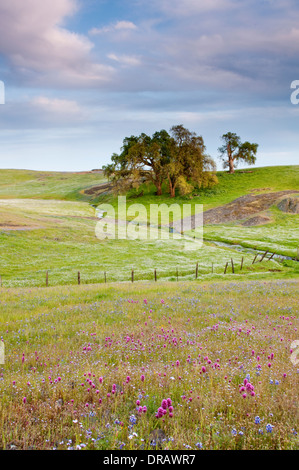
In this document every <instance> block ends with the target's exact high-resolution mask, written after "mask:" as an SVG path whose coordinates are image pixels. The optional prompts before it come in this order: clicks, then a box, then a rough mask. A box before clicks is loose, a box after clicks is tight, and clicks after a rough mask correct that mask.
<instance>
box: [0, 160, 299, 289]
mask: <svg viewBox="0 0 299 470" xmlns="http://www.w3.org/2000/svg"><path fill="white" fill-rule="evenodd" d="M218 179H219V184H218V185H217V186H216V187H215V188H213V189H211V190H203V191H201V192H199V194H198V195H197V196H194V197H193V198H192V199H186V198H181V197H179V196H178V197H177V198H175V201H174V200H173V199H171V198H169V197H168V195H167V194H166V193H164V195H163V196H162V197H161V198H158V200H157V196H155V195H154V193H153V188H151V187H142V188H140V190H141V189H142V190H143V192H144V194H143V196H141V197H138V198H136V191H135V192H134V191H132V192H131V193H129V194H128V195H127V196H128V197H127V205H128V207H129V206H130V205H131V204H135V203H141V204H143V205H144V207H145V208H146V209H149V207H150V204H153V203H155V204H157V203H158V204H162V203H166V204H168V205H169V204H172V203H173V202H175V203H177V204H179V205H182V204H185V203H188V204H190V205H191V207H192V210H194V207H195V204H202V205H203V208H204V210H208V209H211V208H213V207H219V206H220V205H223V204H227V203H229V202H231V201H232V200H234V199H235V198H237V197H240V196H243V195H246V194H249V193H250V192H251V191H253V190H254V193H257V194H263V193H267V192H275V191H281V190H296V189H298V188H299V167H298V166H293V167H272V168H256V169H253V170H252V171H251V170H250V172H248V171H241V170H238V171H237V172H236V173H235V174H234V175H228V174H227V173H225V172H219V173H218ZM105 182H106V181H105V179H104V178H103V175H102V174H101V173H96V172H85V173H55V172H50V173H47V172H33V171H25V170H1V171H0V244H1V251H0V276H1V280H2V285H3V286H4V287H7V288H11V287H26V286H27V287H33V286H44V285H45V282H46V271H48V276H49V284H50V285H52V286H54V285H67V284H76V283H77V277H78V271H80V276H81V282H82V283H83V284H88V283H102V282H104V280H105V276H106V280H107V281H108V282H124V281H127V280H129V279H130V278H131V271H132V269H134V278H135V280H136V281H137V280H152V279H153V278H154V270H155V269H156V270H157V277H158V279H159V280H164V281H176V280H177V278H178V279H179V280H183V279H184V280H186V281H191V280H194V279H195V271H196V264H197V263H198V278H200V279H201V280H209V279H215V280H220V279H223V278H224V270H225V266H226V263H229V268H228V270H227V273H226V275H225V276H231V275H232V268H231V259H233V262H234V264H235V274H234V275H235V277H237V278H240V277H241V278H243V277H244V276H247V277H249V278H250V279H251V278H257V279H264V278H275V277H276V276H277V275H279V276H281V277H298V272H299V271H298V262H296V261H291V260H284V261H281V262H280V261H279V259H277V258H273V259H271V260H270V261H267V260H265V261H263V262H262V263H255V264H252V261H253V259H254V256H255V253H253V252H252V251H250V250H249V251H246V250H244V251H243V252H241V251H238V250H236V249H235V245H241V246H243V248H250V249H254V248H256V249H257V250H258V251H259V252H260V253H261V255H262V253H264V252H265V251H266V250H269V252H270V253H272V252H273V251H275V252H276V253H277V254H280V255H284V256H289V257H292V258H294V257H296V256H297V255H298V252H297V250H298V244H299V243H298V240H299V228H298V227H299V215H298V214H286V213H282V212H281V211H280V210H279V209H277V207H276V206H275V205H274V206H273V207H271V208H270V209H269V211H268V212H269V213H270V218H271V220H270V223H268V224H266V225H263V226H256V227H244V226H242V225H241V224H240V223H239V222H238V221H237V222H235V223H226V224H217V225H205V226H204V239H205V240H204V243H203V245H202V246H198V245H197V244H195V243H192V242H190V241H185V240H181V241H180V240H167V241H166V242H165V241H163V240H146V241H130V240H99V239H98V238H97V237H96V235H95V231H96V226H97V223H98V218H97V215H96V210H95V208H96V206H97V205H98V204H100V203H101V202H108V203H110V204H112V205H113V206H115V207H116V206H117V198H116V197H115V196H113V194H111V193H107V192H105V193H104V194H102V193H101V194H98V193H97V192H96V191H95V192H94V191H93V188H95V187H97V185H98V186H99V185H101V184H104V183H105ZM138 191H139V190H138ZM219 241H222V242H228V243H229V244H230V246H218V245H217V244H215V242H219ZM242 258H244V259H243V268H242V270H241V264H242ZM104 273H106V275H105V274H104Z"/></svg>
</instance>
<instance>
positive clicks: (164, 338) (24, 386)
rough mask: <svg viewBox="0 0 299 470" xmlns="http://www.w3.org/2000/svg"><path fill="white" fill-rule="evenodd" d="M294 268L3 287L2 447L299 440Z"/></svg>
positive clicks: (237, 445) (232, 445) (248, 445)
mask: <svg viewBox="0 0 299 470" xmlns="http://www.w3.org/2000/svg"><path fill="white" fill-rule="evenodd" d="M298 287H299V284H298V280H295V279H294V280H276V281H275V280H274V281H264V282H259V281H245V280H244V281H243V282H241V281H234V282H218V283H217V282H205V283H203V282H189V283H178V284H173V283H167V282H165V283H163V285H157V284H152V283H139V284H138V285H137V284H134V285H132V284H130V283H126V284H117V285H115V286H113V285H110V286H104V285H102V286H99V285H89V286H80V287H78V286H76V287H75V286H73V287H71V286H68V287H56V288H48V289H46V288H43V289H42V288H32V289H6V290H4V291H2V292H1V317H0V324H1V331H2V337H3V340H4V344H5V364H4V365H3V366H1V368H0V397H1V398H0V420H1V434H0V447H1V448H2V449H99V450H101V449H102V450H103V449H109V450H114V449H123V450H139V449H157V448H158V449H164V450H165V449H174V450H175V449H180V450H188V449H193V450H199V449H202V450H206V449H209V450H210V449H214V450H219V449H233V450H235V449H255V450H258V449H263V450H268V449H272V450H280V449H292V450H295V449H296V450H298V449H299V440H298V431H299V430H298V417H299V416H298V386H299V383H298V380H299V374H298V371H299V370H298V364H297V365H296V361H298V359H297V356H296V354H297V353H296V350H294V351H292V343H293V342H294V341H295V340H298Z"/></svg>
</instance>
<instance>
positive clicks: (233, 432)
mask: <svg viewBox="0 0 299 470" xmlns="http://www.w3.org/2000/svg"><path fill="white" fill-rule="evenodd" d="M232 435H233V436H236V435H237V431H236V429H235V428H234V429H232Z"/></svg>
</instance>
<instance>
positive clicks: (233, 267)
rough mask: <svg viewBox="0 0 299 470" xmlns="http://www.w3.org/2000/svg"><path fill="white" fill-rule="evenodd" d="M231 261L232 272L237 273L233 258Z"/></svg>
mask: <svg viewBox="0 0 299 470" xmlns="http://www.w3.org/2000/svg"><path fill="white" fill-rule="evenodd" d="M231 263H232V272H233V274H235V266H234V262H233V259H232V258H231Z"/></svg>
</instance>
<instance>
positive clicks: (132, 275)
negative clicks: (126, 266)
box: [131, 269, 134, 282]
mask: <svg viewBox="0 0 299 470" xmlns="http://www.w3.org/2000/svg"><path fill="white" fill-rule="evenodd" d="M131 281H132V282H134V269H132V273H131Z"/></svg>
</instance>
